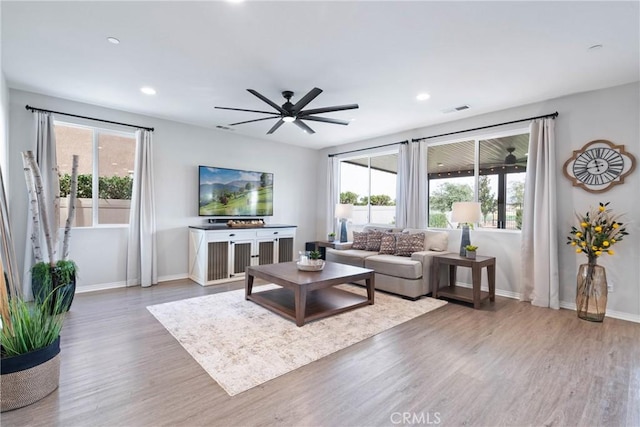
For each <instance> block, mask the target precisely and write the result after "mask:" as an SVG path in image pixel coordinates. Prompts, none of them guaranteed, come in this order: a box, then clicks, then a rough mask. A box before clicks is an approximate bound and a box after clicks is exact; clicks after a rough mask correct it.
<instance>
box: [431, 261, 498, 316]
mask: <svg viewBox="0 0 640 427" xmlns="http://www.w3.org/2000/svg"><path fill="white" fill-rule="evenodd" d="M442 265H448V266H449V286H445V287H442V288H441V287H440V274H439V273H440V266H442ZM458 266H460V267H470V268H471V278H472V285H473V286H472V289H469V288H463V287H461V286H456V270H457V268H458ZM483 267H486V268H487V278H488V281H489V292H484V291H481V290H480V284H481V281H482V280H481V279H482V268H483ZM431 284H432V289H433V297H434V298H438V297H446V298H451V299H454V300H458V301H464V302H469V303H473V308H475V309H479V308H480V305H481V303H482V301H483V300H485V299H487V298H488V299H489V301H491V302H493V301H495V300H496V258H495V257H489V256H481V255H478V256H476V259H469V258H465V257H461V256H460V255H458V254H454V253H451V254H444V255H435V256H434V257H433V265H432V266H431Z"/></svg>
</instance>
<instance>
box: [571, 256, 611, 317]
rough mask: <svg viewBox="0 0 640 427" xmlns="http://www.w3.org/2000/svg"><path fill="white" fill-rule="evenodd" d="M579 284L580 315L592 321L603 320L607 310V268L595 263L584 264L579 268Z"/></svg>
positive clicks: (577, 296) (577, 300) (577, 298)
mask: <svg viewBox="0 0 640 427" xmlns="http://www.w3.org/2000/svg"><path fill="white" fill-rule="evenodd" d="M577 285H578V286H577V292H576V310H577V312H578V317H579V318H581V319H584V320H589V321H591V322H602V321H603V320H604V315H605V314H606V311H607V275H606V272H605V268H604V267H602V266H600V265H597V264H595V263H589V264H582V265H581V266H580V268H579V269H578V279H577Z"/></svg>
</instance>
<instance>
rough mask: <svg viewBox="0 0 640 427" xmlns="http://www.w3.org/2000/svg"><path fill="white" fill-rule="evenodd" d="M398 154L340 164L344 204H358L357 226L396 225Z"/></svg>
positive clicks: (355, 213) (356, 211) (353, 220)
mask: <svg viewBox="0 0 640 427" xmlns="http://www.w3.org/2000/svg"><path fill="white" fill-rule="evenodd" d="M397 168H398V155H397V153H391V154H383V155H372V156H362V157H358V158H353V159H348V160H342V161H341V162H340V203H351V204H353V205H354V209H353V217H352V218H351V222H352V223H353V224H359V225H364V224H368V223H373V224H395V216H396V177H397Z"/></svg>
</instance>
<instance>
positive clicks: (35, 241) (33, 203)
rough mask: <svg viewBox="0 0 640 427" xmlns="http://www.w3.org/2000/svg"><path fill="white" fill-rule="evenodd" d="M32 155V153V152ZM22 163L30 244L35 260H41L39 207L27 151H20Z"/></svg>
mask: <svg viewBox="0 0 640 427" xmlns="http://www.w3.org/2000/svg"><path fill="white" fill-rule="evenodd" d="M32 155H33V154H32ZM22 164H23V165H24V178H25V180H26V183H27V191H28V193H29V206H30V208H31V209H30V212H31V223H32V224H33V227H32V229H31V239H30V240H31V246H32V247H33V256H34V257H35V261H36V262H42V260H43V259H42V248H41V247H40V209H39V207H38V196H37V194H36V186H35V183H34V182H33V173H32V172H31V165H30V164H29V160H28V157H27V153H22Z"/></svg>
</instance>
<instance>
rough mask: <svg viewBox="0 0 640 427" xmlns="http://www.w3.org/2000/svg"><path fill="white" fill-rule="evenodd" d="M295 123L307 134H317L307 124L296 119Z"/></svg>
mask: <svg viewBox="0 0 640 427" xmlns="http://www.w3.org/2000/svg"><path fill="white" fill-rule="evenodd" d="M293 123H294V124H296V125H297V126H298V127H299V128H300V129H302V130H303V131H305V132H306V133H316V132H315V131H314V130H313V129H311V128H310V127H309V126H307V125H306V123H303V122H302V120H298V119H296V120H294V122H293Z"/></svg>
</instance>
